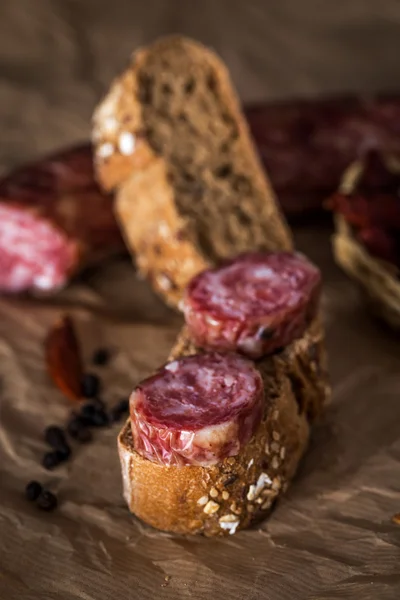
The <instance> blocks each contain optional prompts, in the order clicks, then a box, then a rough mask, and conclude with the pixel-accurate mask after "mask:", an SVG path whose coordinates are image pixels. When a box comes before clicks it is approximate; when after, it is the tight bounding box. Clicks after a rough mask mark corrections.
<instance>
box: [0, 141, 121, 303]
mask: <svg viewBox="0 0 400 600" xmlns="http://www.w3.org/2000/svg"><path fill="white" fill-rule="evenodd" d="M123 248H124V244H123V242H122V238H121V235H120V232H119V228H118V226H117V223H116V220H115V218H114V215H113V206H112V199H111V198H110V196H108V195H105V194H103V193H102V192H101V191H100V189H99V188H98V186H97V184H96V182H95V179H94V172H93V166H92V151H91V147H90V145H89V144H87V145H84V146H79V147H76V148H72V149H69V150H66V151H64V152H62V153H59V154H55V155H53V156H50V157H48V158H46V159H45V160H42V161H38V162H36V163H33V164H30V165H27V166H24V167H20V168H19V169H17V170H16V171H14V172H13V173H11V174H10V175H8V176H7V177H4V178H3V179H1V180H0V292H7V293H16V292H32V291H38V290H40V291H46V292H48V293H49V292H53V291H56V290H58V289H59V288H61V287H63V286H64V285H65V284H66V283H68V281H69V279H70V278H71V277H72V276H73V275H75V274H76V273H77V272H78V271H80V270H82V269H83V268H84V267H85V266H87V265H89V264H93V263H95V262H96V261H97V260H99V259H101V258H104V257H106V256H109V255H111V254H115V253H116V252H119V251H121V250H122V249H123Z"/></svg>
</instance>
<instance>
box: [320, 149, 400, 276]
mask: <svg viewBox="0 0 400 600" xmlns="http://www.w3.org/2000/svg"><path fill="white" fill-rule="evenodd" d="M358 167H359V171H358V173H359V174H358V177H356V178H354V179H353V181H352V184H351V189H350V188H349V189H347V188H348V186H349V183H348V182H347V185H346V187H345V188H344V186H343V183H342V185H341V189H340V190H339V191H338V192H336V193H335V194H333V195H332V196H331V197H330V198H329V200H328V201H327V203H326V205H327V207H328V208H330V209H331V210H332V211H334V212H337V213H339V214H341V215H342V216H343V218H344V219H345V220H346V222H347V223H348V224H349V225H350V226H351V227H352V230H353V234H354V236H355V237H356V238H357V239H358V241H359V242H360V243H361V244H362V245H363V246H365V248H366V249H367V250H368V252H369V253H370V254H371V255H372V256H375V257H376V258H380V259H382V260H385V261H386V262H390V263H393V264H394V265H397V266H398V267H400V197H399V190H400V171H399V170H398V169H396V168H393V166H391V165H390V162H388V159H387V157H386V160H385V157H384V155H382V154H381V153H380V152H376V151H370V152H368V153H367V154H366V155H365V156H364V157H363V159H362V161H359V162H358ZM350 171H354V166H353V167H352V168H351V169H350ZM347 178H348V172H347V174H345V175H344V180H346V179H347Z"/></svg>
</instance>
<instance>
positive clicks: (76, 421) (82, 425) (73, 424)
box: [67, 415, 92, 443]
mask: <svg viewBox="0 0 400 600" xmlns="http://www.w3.org/2000/svg"><path fill="white" fill-rule="evenodd" d="M67 431H68V433H69V435H70V436H71V437H72V438H73V439H74V440H77V441H78V442H81V443H85V442H89V441H90V440H91V439H92V434H91V432H90V431H89V429H87V427H86V422H85V420H84V419H83V418H82V417H80V416H79V415H73V416H72V418H71V420H70V421H69V423H68V425H67Z"/></svg>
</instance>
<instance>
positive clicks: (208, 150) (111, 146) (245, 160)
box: [93, 37, 292, 306]
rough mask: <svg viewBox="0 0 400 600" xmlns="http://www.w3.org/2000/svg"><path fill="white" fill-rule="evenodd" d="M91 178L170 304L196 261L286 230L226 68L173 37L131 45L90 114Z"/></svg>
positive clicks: (284, 235)
mask: <svg viewBox="0 0 400 600" xmlns="http://www.w3.org/2000/svg"><path fill="white" fill-rule="evenodd" d="M93 126H94V128H93V141H94V146H95V166H96V172H97V177H98V179H99V181H100V183H101V185H102V186H103V187H104V188H105V189H106V190H112V189H116V190H117V201H116V213H117V217H118V219H119V221H120V224H121V226H122V230H123V232H124V236H125V238H126V241H127V243H128V245H129V246H130V248H131V250H132V252H133V253H134V254H135V255H136V259H137V264H138V267H139V270H140V271H141V272H142V274H143V275H145V276H146V277H148V278H149V279H150V280H151V281H152V283H153V285H154V287H155V289H156V291H157V292H158V293H160V294H161V295H162V296H163V297H164V298H165V300H166V301H167V302H168V303H169V304H171V305H174V306H175V305H177V303H178V302H179V300H180V298H181V296H182V290H183V287H184V286H185V285H186V284H187V282H188V280H189V279H191V278H192V277H193V276H194V275H195V274H196V273H197V272H198V271H199V270H201V269H204V268H205V267H206V266H209V265H212V264H218V263H219V262H220V261H221V260H223V259H224V258H228V257H230V256H233V255H236V254H239V253H240V252H245V251H249V250H255V249H264V250H276V249H291V248H292V239H291V235H290V233H289V230H288V228H287V226H286V224H285V222H284V219H283V217H282V216H281V213H280V211H279V208H278V207H277V204H276V201H275V198H274V195H273V192H272V190H271V187H270V184H269V182H268V181H267V179H266V176H265V173H264V171H263V168H262V166H261V163H260V160H259V158H258V156H257V153H256V151H255V148H254V145H253V142H252V140H251V137H250V134H249V130H248V127H247V123H246V121H245V119H244V117H243V115H242V113H241V109H240V105H239V102H238V99H237V97H236V93H235V91H234V89H233V87H232V84H231V81H230V78H229V75H228V72H227V70H226V68H225V66H224V65H223V63H222V62H221V61H220V59H219V58H217V56H216V55H215V54H214V53H213V52H211V51H210V50H208V49H207V48H205V47H204V46H202V45H201V44H198V43H196V42H193V41H190V40H187V39H185V38H181V37H170V38H165V39H162V40H160V41H158V42H156V43H155V44H153V45H151V46H149V47H148V48H145V49H141V50H138V51H137V52H135V53H134V55H133V57H132V61H131V64H130V66H129V68H128V69H127V71H126V72H125V73H124V74H123V75H122V76H120V77H119V78H117V79H116V80H115V81H114V82H113V84H112V86H111V89H110V92H109V93H108V95H107V96H106V98H105V99H104V100H103V102H102V103H101V104H100V105H99V107H98V109H97V110H96V112H95V114H94V119H93Z"/></svg>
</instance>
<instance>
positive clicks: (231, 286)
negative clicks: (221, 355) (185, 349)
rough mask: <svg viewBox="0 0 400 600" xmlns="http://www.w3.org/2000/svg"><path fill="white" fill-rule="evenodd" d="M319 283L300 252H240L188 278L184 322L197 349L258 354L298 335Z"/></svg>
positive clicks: (314, 307) (308, 317)
mask: <svg viewBox="0 0 400 600" xmlns="http://www.w3.org/2000/svg"><path fill="white" fill-rule="evenodd" d="M320 285H321V278H320V273H319V270H318V269H317V267H315V266H314V265H313V264H311V263H310V262H309V261H308V260H307V259H306V258H305V257H304V256H303V255H301V254H298V253H289V252H272V253H260V252H257V253H249V254H244V255H241V256H239V257H237V258H236V259H234V260H231V261H229V262H227V263H225V264H224V265H223V266H221V267H219V268H216V269H209V270H206V271H203V272H202V273H200V274H199V275H197V276H196V277H194V279H193V280H192V281H191V282H190V283H189V285H188V287H187V289H186V292H185V296H184V302H183V310H184V315H185V320H186V323H187V325H188V327H189V330H190V334H191V336H192V338H193V339H194V341H195V342H196V344H197V345H199V346H200V347H203V348H209V349H213V350H218V351H236V352H240V353H242V354H244V355H247V356H249V357H251V358H254V359H256V358H260V357H261V356H263V355H265V354H268V353H271V352H273V351H274V350H276V349H277V348H280V347H283V346H286V345H287V344H289V343H290V342H292V341H293V340H294V339H296V338H298V337H300V336H301V335H302V334H303V333H304V331H305V329H306V327H307V326H308V324H309V323H310V321H311V320H312V319H313V318H314V317H315V315H316V313H317V309H318V301H319V296H320Z"/></svg>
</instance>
